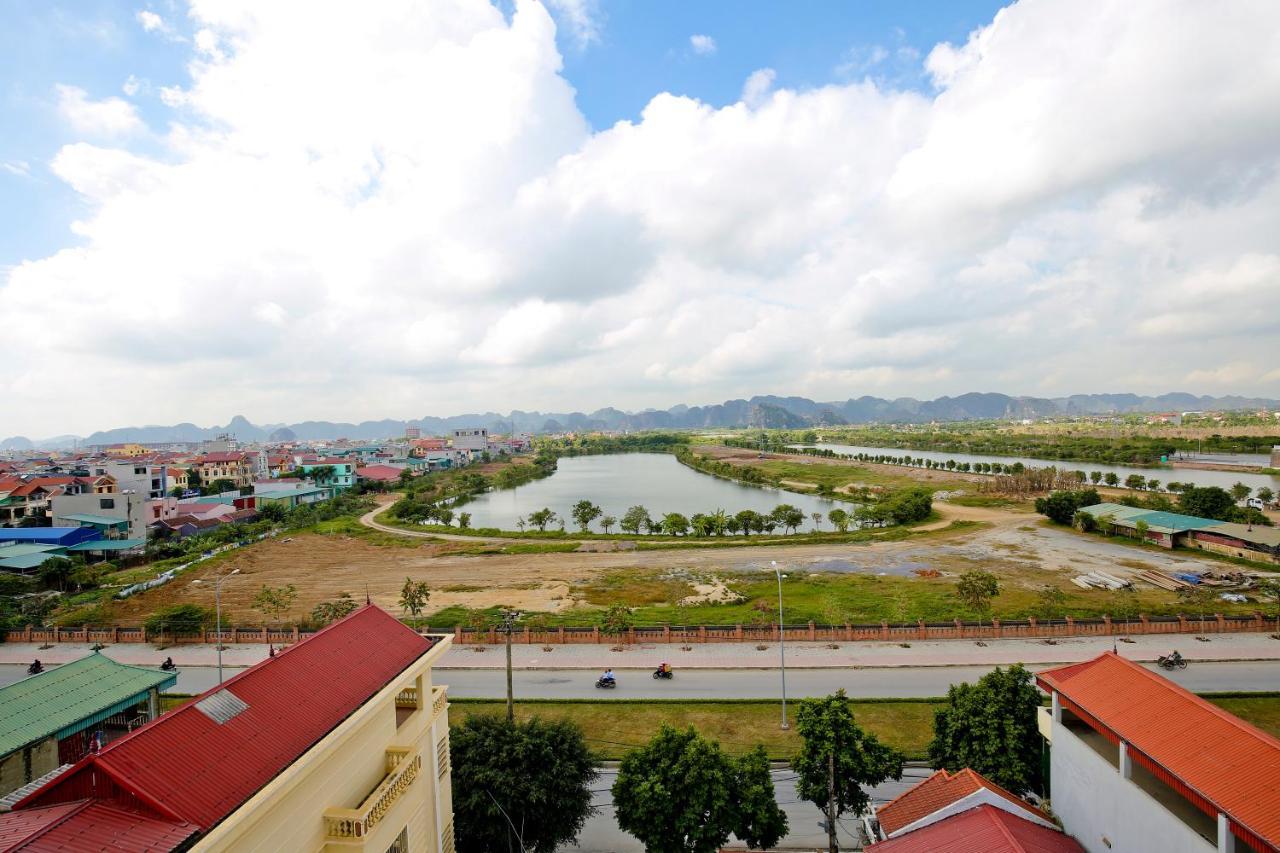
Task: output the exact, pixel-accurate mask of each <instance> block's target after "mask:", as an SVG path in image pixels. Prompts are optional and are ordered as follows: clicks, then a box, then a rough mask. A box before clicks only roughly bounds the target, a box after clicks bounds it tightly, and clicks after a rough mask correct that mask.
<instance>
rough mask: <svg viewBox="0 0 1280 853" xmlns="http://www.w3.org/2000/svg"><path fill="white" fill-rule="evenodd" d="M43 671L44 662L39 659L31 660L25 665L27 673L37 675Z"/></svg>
mask: <svg viewBox="0 0 1280 853" xmlns="http://www.w3.org/2000/svg"><path fill="white" fill-rule="evenodd" d="M42 672H44V664H42V663H40V661H39V660H36V661H33V662H32V663H31V666H29V667H27V675H39V674H40V673H42Z"/></svg>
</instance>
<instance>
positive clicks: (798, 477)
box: [734, 457, 955, 499]
mask: <svg viewBox="0 0 1280 853" xmlns="http://www.w3.org/2000/svg"><path fill="white" fill-rule="evenodd" d="M734 464H735V466H736V467H741V468H755V469H757V470H758V471H760V473H762V474H764V476H765V478H766V479H768V480H770V481H771V482H778V481H779V480H794V481H796V482H801V483H813V484H814V485H815V486H819V487H821V486H826V487H828V488H831V489H838V488H840V487H842V486H847V485H850V484H853V483H858V484H861V485H864V486H882V487H886V488H894V489H896V488H910V487H912V486H921V487H923V488H926V489H929V490H931V491H935V492H936V491H943V490H946V489H949V488H952V487H954V486H955V478H954V477H953V478H951V479H950V480H949V481H946V480H937V481H930V480H925V479H923V478H920V479H917V478H915V477H912V476H910V475H909V474H901V473H898V472H896V471H894V470H893V467H894V466H891V465H870V466H864V465H859V464H856V463H852V464H851V463H847V462H844V463H832V462H823V461H819V459H818V458H816V457H815V458H814V459H813V461H812V462H810V461H807V460H806V461H799V460H796V459H790V458H788V459H753V460H751V461H750V462H739V461H738V460H734ZM912 470H914V469H912ZM784 488H785V487H784ZM831 497H842V496H841V495H838V494H837V495H832V496H831ZM843 497H845V499H848V496H847V495H846V496H843Z"/></svg>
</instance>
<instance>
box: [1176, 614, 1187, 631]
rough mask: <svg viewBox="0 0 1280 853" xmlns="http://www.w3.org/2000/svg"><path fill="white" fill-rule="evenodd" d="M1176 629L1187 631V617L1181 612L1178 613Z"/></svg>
mask: <svg viewBox="0 0 1280 853" xmlns="http://www.w3.org/2000/svg"><path fill="white" fill-rule="evenodd" d="M1178 629H1179V630H1180V631H1182V633H1184V634H1185V633H1187V617H1185V616H1183V615H1182V614H1181V613H1179V614H1178Z"/></svg>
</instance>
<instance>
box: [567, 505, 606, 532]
mask: <svg viewBox="0 0 1280 853" xmlns="http://www.w3.org/2000/svg"><path fill="white" fill-rule="evenodd" d="M603 512H604V511H603V510H601V509H600V507H598V506H596V505H595V504H593V503H592V502H591V501H588V500H581V501H578V502H577V503H576V504H574V505H573V510H572V511H571V512H570V514H571V515H572V516H573V520H574V521H575V522H577V524H578V529H579V530H581V531H582V532H583V533H586V532H588V531H589V530H590V528H591V522H593V521H595V520H596V519H597V518H599V517H600V516H601V515H602V514H603Z"/></svg>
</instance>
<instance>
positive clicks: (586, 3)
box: [547, 0, 602, 50]
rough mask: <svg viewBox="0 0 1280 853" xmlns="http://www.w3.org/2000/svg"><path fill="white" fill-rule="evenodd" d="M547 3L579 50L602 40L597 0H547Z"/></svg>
mask: <svg viewBox="0 0 1280 853" xmlns="http://www.w3.org/2000/svg"><path fill="white" fill-rule="evenodd" d="M547 5H548V6H550V7H551V11H552V12H553V13H554V14H555V16H556V19H557V20H558V21H559V22H560V24H561V26H563V27H564V28H565V29H567V30H568V32H569V35H570V36H571V37H572V41H573V42H574V43H575V44H576V45H577V47H578V49H579V50H582V49H584V48H587V47H589V46H590V45H592V44H593V43H595V42H598V41H599V40H600V30H601V27H602V23H601V14H600V8H599V5H598V2H597V0H547Z"/></svg>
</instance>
